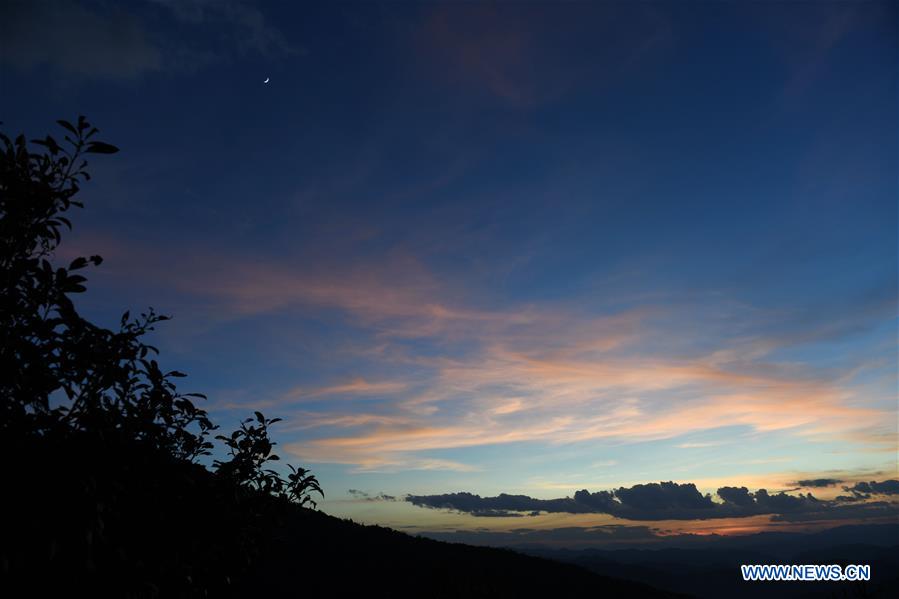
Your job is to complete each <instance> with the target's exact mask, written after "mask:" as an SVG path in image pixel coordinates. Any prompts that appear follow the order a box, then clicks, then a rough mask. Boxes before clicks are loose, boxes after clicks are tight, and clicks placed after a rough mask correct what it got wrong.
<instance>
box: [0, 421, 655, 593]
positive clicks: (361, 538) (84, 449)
mask: <svg viewBox="0 0 899 599" xmlns="http://www.w3.org/2000/svg"><path fill="white" fill-rule="evenodd" d="M0 467H2V468H3V471H4V477H5V480H6V481H7V482H8V483H9V484H7V485H6V488H7V490H8V491H7V492H8V495H7V499H8V500H11V501H9V504H8V507H7V509H6V510H4V512H2V522H0V524H2V530H3V535H2V538H0V574H2V576H0V583H2V584H0V587H2V588H0V596H5V597H43V596H53V597H81V596H85V597H204V596H207V597H314V596H337V597H343V596H351V595H359V596H366V597H574V596H577V597H583V596H590V597H631V596H646V597H666V596H669V597H670V596H673V595H671V594H668V593H664V592H661V591H656V590H654V589H652V588H651V587H649V586H646V585H643V584H640V583H637V582H626V581H621V580H616V579H614V578H609V577H606V576H601V575H598V574H595V573H592V572H589V571H587V570H585V569H583V568H581V567H579V566H576V565H573V564H563V563H559V562H555V561H552V560H547V559H542V558H539V557H534V556H527V555H523V554H520V553H515V552H513V551H509V550H503V549H490V548H484V547H473V546H469V545H462V544H453V543H445V542H440V541H434V540H431V539H425V538H417V537H412V536H410V535H407V534H405V533H401V532H397V531H394V530H391V529H387V528H383V527H378V526H363V525H360V524H356V523H353V522H351V521H348V520H340V519H338V518H334V517H332V516H328V515H326V514H323V513H321V512H317V511H313V510H310V509H307V508H303V507H300V506H299V505H297V504H295V503H291V502H288V501H284V500H283V499H282V498H278V497H275V496H272V495H267V494H264V493H261V492H258V491H254V490H249V489H243V488H236V487H235V486H234V485H233V484H231V483H230V482H229V481H227V480H225V479H223V478H222V477H221V476H218V475H216V473H214V472H211V471H209V470H207V469H205V468H204V467H202V466H199V465H197V464H191V463H185V462H183V461H178V460H174V459H172V458H171V457H170V456H168V455H166V454H165V453H163V452H159V451H157V450H155V449H153V448H149V447H146V446H144V445H142V444H140V443H136V442H134V441H132V440H129V439H128V438H127V437H124V436H122V437H119V438H116V437H114V436H110V435H109V433H108V431H107V432H106V433H105V434H104V435H102V436H97V435H92V434H86V433H85V434H77V435H76V434H67V435H65V436H64V437H61V438H53V437H48V436H44V437H40V438H38V437H35V436H33V435H29V436H26V437H19V438H18V439H17V438H15V437H11V436H7V437H5V438H3V439H0Z"/></svg>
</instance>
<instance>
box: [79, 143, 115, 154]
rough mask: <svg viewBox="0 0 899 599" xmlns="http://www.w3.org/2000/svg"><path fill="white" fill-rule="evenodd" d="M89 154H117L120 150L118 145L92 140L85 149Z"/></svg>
mask: <svg viewBox="0 0 899 599" xmlns="http://www.w3.org/2000/svg"><path fill="white" fill-rule="evenodd" d="M84 151H85V152H86V153H88V154H115V153H116V152H118V151H119V149H118V148H117V147H115V146H114V145H112V144H108V143H105V142H102V141H92V142H90V143H88V144H87V148H85V150H84Z"/></svg>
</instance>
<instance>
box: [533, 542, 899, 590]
mask: <svg viewBox="0 0 899 599" xmlns="http://www.w3.org/2000/svg"><path fill="white" fill-rule="evenodd" d="M520 550H521V551H524V552H526V553H528V554H530V555H535V556H539V557H544V558H548V559H554V560H557V561H560V562H564V563H570V564H576V565H578V566H581V567H583V568H585V569H588V570H590V571H591V572H595V573H597V574H600V575H614V576H616V577H619V578H625V579H630V580H635V581H640V582H643V583H647V584H650V585H653V586H655V587H658V588H664V589H668V590H671V591H674V592H679V593H685V594H689V595H695V596H697V597H757V596H761V595H764V596H765V597H766V598H778V597H899V524H872V525H852V526H840V527H837V528H832V529H829V530H825V531H821V532H816V533H792V532H763V533H758V534H753V535H743V536H733V537H722V536H716V537H712V538H708V537H705V538H703V537H688V536H681V537H675V538H674V539H672V540H671V541H668V542H666V541H662V542H661V543H657V544H654V545H653V548H652V549H645V548H644V549H638V548H633V547H631V548H625V549H581V550H566V549H544V548H534V547H531V548H520ZM768 563H782V564H840V565H846V564H869V565H870V566H871V581H869V582H865V583H858V582H853V583H849V582H795V583H786V582H765V583H762V582H744V581H743V579H742V576H741V573H740V564H768Z"/></svg>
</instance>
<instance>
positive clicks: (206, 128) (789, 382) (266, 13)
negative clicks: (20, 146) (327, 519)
mask: <svg viewBox="0 0 899 599" xmlns="http://www.w3.org/2000/svg"><path fill="white" fill-rule="evenodd" d="M4 10H7V11H10V12H9V14H8V15H7V17H8V18H6V19H3V21H4V22H5V25H2V26H0V27H5V28H6V29H4V30H2V31H0V34H3V35H2V36H0V37H2V38H3V39H4V40H5V41H4V50H3V52H2V60H3V62H2V63H0V68H2V70H0V74H2V79H0V85H2V88H3V90H4V91H3V96H4V101H3V106H2V112H3V114H2V120H3V122H4V127H5V128H6V129H7V130H13V131H16V132H17V131H19V130H24V131H26V132H28V133H29V134H30V135H32V136H34V137H37V136H39V135H43V134H44V133H45V132H47V131H50V130H52V128H53V127H54V125H53V122H54V120H55V119H57V118H69V119H72V118H74V117H75V116H76V115H77V114H85V115H86V116H87V117H88V118H89V119H90V120H91V121H92V122H93V123H94V124H96V125H97V126H98V127H99V128H100V129H101V131H102V134H103V136H102V137H103V139H104V140H105V141H108V142H110V143H114V144H116V145H118V146H119V147H121V149H122V151H121V153H120V154H118V155H116V156H114V157H112V158H109V159H105V158H104V159H103V160H99V159H98V160H96V161H95V163H94V164H92V168H93V173H94V176H95V181H94V182H93V183H92V184H91V185H90V187H88V188H87V189H86V190H85V191H84V196H85V200H86V203H87V208H86V209H85V210H84V211H83V212H81V213H80V214H78V215H77V218H76V220H75V223H76V229H75V232H74V233H73V234H72V235H71V237H70V239H69V240H68V242H67V244H65V245H64V246H63V249H62V253H64V254H67V255H68V254H73V255H74V254H79V253H100V254H101V255H103V256H104V258H106V261H105V262H104V264H103V265H102V267H101V268H99V269H98V270H97V271H96V272H95V273H94V274H93V275H92V277H91V280H90V282H91V287H90V291H89V292H88V293H87V294H86V295H85V296H84V297H83V299H82V304H81V305H82V307H83V309H84V310H85V311H86V312H87V313H88V314H90V315H91V316H93V317H94V318H96V319H97V320H99V321H100V322H103V323H107V324H109V325H112V324H113V323H115V322H117V319H118V316H119V315H120V314H121V312H122V311H124V310H125V309H132V310H135V309H140V308H141V307H144V306H148V305H152V306H154V307H155V308H157V309H158V310H160V311H162V312H164V313H169V314H173V315H174V317H175V318H174V320H173V321H172V322H171V323H169V325H168V326H166V327H164V328H162V329H160V331H159V332H158V342H159V345H160V347H161V349H162V351H163V357H164V360H165V362H166V363H168V364H170V365H172V367H177V368H178V369H179V370H184V371H186V372H188V373H189V374H190V377H189V378H188V379H186V382H185V383H184V385H183V387H184V388H185V390H198V391H203V392H205V393H207V394H208V395H209V397H210V399H209V403H208V408H209V409H210V411H211V412H212V413H213V414H214V415H215V416H216V417H217V418H218V420H220V421H221V422H222V423H223V424H225V425H230V424H233V423H234V422H236V421H237V420H238V419H239V418H240V417H242V416H243V415H245V414H247V413H248V412H251V411H252V410H254V409H263V410H264V411H265V413H266V414H267V415H270V416H281V417H284V418H285V422H284V424H283V425H282V426H281V430H280V432H278V433H277V436H278V438H279V439H280V443H281V452H282V455H284V457H285V458H290V460H291V461H293V462H295V463H301V464H304V465H306V466H309V467H311V468H312V469H313V470H314V471H315V472H316V474H317V475H318V476H319V478H320V480H321V481H322V483H323V486H324V487H325V489H326V492H327V493H328V497H327V500H326V501H325V502H324V503H323V507H324V508H325V509H326V510H327V511H331V512H332V513H336V514H340V515H349V516H353V517H356V518H359V519H363V520H368V521H374V522H384V523H387V524H390V525H394V526H398V527H410V528H415V529H419V530H436V529H438V528H441V527H449V528H453V527H465V526H468V527H474V526H475V525H477V526H487V527H488V528H489V527H493V528H495V529H497V530H499V529H503V527H508V526H510V524H509V523H508V522H507V520H510V519H505V518H477V519H476V520H475V519H473V518H472V516H471V515H469V514H459V513H454V512H447V511H440V510H433V509H425V508H422V507H415V506H412V505H411V504H409V503H408V502H404V501H387V500H380V501H374V500H372V499H373V497H374V496H376V495H377V494H378V493H385V494H387V495H390V496H393V497H402V496H404V495H405V494H414V495H427V494H442V493H450V492H456V491H467V492H472V493H477V494H481V495H496V494H498V493H502V492H506V493H520V494H525V495H528V496H531V497H536V498H544V499H548V498H553V497H565V496H568V495H571V494H573V493H574V492H575V491H576V490H579V489H582V488H589V489H590V490H592V491H596V490H600V489H612V488H617V487H620V486H630V485H635V484H638V483H649V482H658V481H663V480H665V481H667V480H674V481H679V482H683V483H688V482H689V483H695V484H696V486H697V487H698V488H699V489H700V490H701V491H703V492H711V493H712V494H714V492H715V489H717V488H718V487H719V486H721V485H736V486H741V485H745V486H748V487H749V488H750V489H753V490H754V489H757V488H762V487H766V488H768V489H769V490H781V489H789V488H793V487H794V485H792V484H791V483H792V482H793V481H796V480H799V479H802V478H803V477H805V478H809V477H811V478H815V477H824V476H825V475H826V476H828V477H831V478H837V479H839V480H841V481H843V482H845V483H846V484H847V485H848V484H852V483H854V482H856V481H862V480H874V479H877V480H882V479H889V478H895V477H896V473H897V463H896V455H897V453H896V452H897V405H896V363H897V362H896V357H897V356H896V298H897V203H896V198H897V172H896V165H897V137H899V136H897V133H899V132H897V119H896V109H897V72H899V69H897V66H899V65H897V25H896V23H897V14H896V7H895V5H893V4H891V3H878V2H802V3H798V2H797V3H794V2H784V3H775V2H758V3H745V4H743V3H733V2H704V3H672V2H659V3H636V4H634V5H625V4H624V3H594V4H578V3H526V4H525V3H516V2H505V3H499V4H487V3H484V4H478V3H464V4H461V3H447V4H442V3H430V2H429V3H424V4H396V3H383V4H379V3H353V4H325V3H322V4H321V5H319V6H317V7H312V6H308V5H300V4H294V3H287V2H283V3H269V4H248V3H241V2H236V1H227V2H203V1H201V0H192V1H186V2H169V1H164V0H155V1H146V2H143V1H141V2H138V1H135V2H131V3H127V4H126V5H123V4H119V3H112V2H88V1H84V2H62V1H59V2H43V3H33V4H26V3H16V2H14V3H12V4H10V5H9V6H8V7H6V8H5V9H4ZM77 32H80V34H79V33H77ZM266 78H269V79H270V82H269V83H268V84H264V83H263V81H264V80H265V79H266ZM349 489H356V490H359V491H361V492H363V493H367V494H369V495H371V496H372V497H368V498H367V499H366V498H364V497H363V495H362V494H361V493H357V494H351V493H349V492H348V490H349ZM794 490H795V489H794ZM805 491H807V489H805ZM814 491H815V493H816V494H820V493H823V494H824V496H828V493H829V494H830V495H831V496H832V495H835V494H836V493H837V492H839V489H838V485H836V486H835V485H831V486H829V487H827V488H824V489H823V490H822V489H814ZM559 517H560V516H553V517H552V518H550V516H548V515H543V516H535V517H532V518H531V519H530V520H531V521H532V523H535V524H534V526H547V527H550V526H561V524H563V523H564V524H571V523H572V522H575V521H576V522H577V523H578V524H579V525H582V524H585V523H587V524H591V523H592V524H596V523H597V522H599V521H595V520H590V521H589V522H588V521H587V520H584V518H587V517H586V516H584V515H583V514H581V515H576V516H575V515H569V516H566V517H565V518H568V520H565V521H564V522H560V521H559V520H558V518H559ZM594 518H595V517H594ZM602 518H605V520H603V519H602ZM602 518H601V521H602V522H606V521H607V520H608V519H609V518H611V516H608V515H604V516H602ZM612 520H613V521H614V518H612ZM762 520H764V521H762ZM762 520H759V519H758V518H755V519H753V520H752V526H755V527H763V526H766V525H769V524H770V523H769V522H768V521H767V520H765V519H762ZM693 525H695V526H699V524H696V523H695V522H694V523H693ZM707 525H708V526H718V529H716V530H720V529H722V526H721V525H720V524H714V525H709V523H708V522H705V523H704V524H702V526H707ZM679 526H681V527H684V526H687V524H683V523H681V524H679ZM747 526H748V525H747ZM493 528H491V529H493ZM731 528H733V529H734V530H737V529H740V525H739V524H733V525H732V527H731ZM744 528H747V527H744Z"/></svg>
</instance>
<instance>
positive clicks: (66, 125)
mask: <svg viewBox="0 0 899 599" xmlns="http://www.w3.org/2000/svg"><path fill="white" fill-rule="evenodd" d="M56 122H57V123H59V124H60V125H62V126H63V127H65V128H66V129H68V130H69V131H71V132H72V133H73V134H75V135H78V130H77V129H75V126H74V125H72V123H70V122H69V121H64V120H62V119H60V120H58V121H56Z"/></svg>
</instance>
